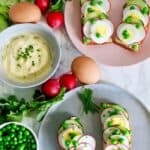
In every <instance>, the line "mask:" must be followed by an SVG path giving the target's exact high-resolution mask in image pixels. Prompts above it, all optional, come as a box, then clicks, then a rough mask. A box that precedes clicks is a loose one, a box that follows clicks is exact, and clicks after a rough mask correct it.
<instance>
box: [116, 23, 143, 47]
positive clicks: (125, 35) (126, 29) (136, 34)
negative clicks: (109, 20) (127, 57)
mask: <svg viewBox="0 0 150 150" xmlns="http://www.w3.org/2000/svg"><path fill="white" fill-rule="evenodd" d="M117 36H118V38H119V39H120V40H121V41H122V42H123V43H125V44H127V45H130V44H133V43H136V42H140V41H142V40H143V39H144V37H145V30H144V27H143V26H142V25H141V26H140V27H137V26H136V25H135V24H127V23H122V24H120V25H119V26H118V28H117Z"/></svg>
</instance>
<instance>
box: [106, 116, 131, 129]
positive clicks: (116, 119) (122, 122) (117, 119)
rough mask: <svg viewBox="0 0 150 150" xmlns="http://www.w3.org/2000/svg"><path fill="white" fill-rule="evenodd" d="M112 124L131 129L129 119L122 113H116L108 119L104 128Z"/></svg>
mask: <svg viewBox="0 0 150 150" xmlns="http://www.w3.org/2000/svg"><path fill="white" fill-rule="evenodd" d="M112 126H116V127H119V128H125V129H128V130H130V125H129V121H128V120H127V119H126V118H125V117H124V116H122V115H114V116H111V117H109V118H107V119H106V121H105V123H104V129H107V128H109V127H112Z"/></svg>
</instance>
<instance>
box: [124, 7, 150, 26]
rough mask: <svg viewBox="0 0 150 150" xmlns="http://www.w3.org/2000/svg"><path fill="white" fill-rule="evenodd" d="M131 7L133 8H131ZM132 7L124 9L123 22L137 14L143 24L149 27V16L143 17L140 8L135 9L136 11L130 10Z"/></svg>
mask: <svg viewBox="0 0 150 150" xmlns="http://www.w3.org/2000/svg"><path fill="white" fill-rule="evenodd" d="M130 7H131V6H130ZM130 7H129V6H128V7H127V8H125V9H124V11H123V20H125V19H126V18H127V17H129V16H131V14H137V15H138V16H140V20H141V21H142V22H143V24H144V26H147V24H148V22H149V16H148V15H143V14H142V13H141V11H140V9H139V8H138V7H135V9H133V10H130Z"/></svg>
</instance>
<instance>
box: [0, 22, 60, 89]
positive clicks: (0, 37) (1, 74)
mask: <svg viewBox="0 0 150 150" xmlns="http://www.w3.org/2000/svg"><path fill="white" fill-rule="evenodd" d="M25 32H40V33H41V34H42V36H43V37H44V38H45V39H46V40H47V41H48V44H50V47H51V48H52V55H53V64H52V69H50V71H49V73H48V74H47V75H46V76H45V77H43V78H42V79H40V80H38V81H36V82H31V83H19V82H15V81H12V80H10V79H9V78H8V77H7V75H6V74H5V71H4V68H3V65H2V55H3V50H4V46H5V45H6V43H7V42H8V41H9V40H10V39H11V38H12V37H14V36H17V35H19V34H21V33H25ZM60 58H61V52H60V48H59V45H58V42H57V40H56V38H55V36H54V35H53V33H52V32H51V30H50V28H49V27H47V26H46V25H44V24H30V23H28V24H18V25H13V26H11V27H9V28H7V29H6V30H4V31H3V32H2V33H0V80H1V81H3V82H4V83H7V84H9V85H10V86H13V87H17V88H30V87H35V86H38V85H40V84H42V83H44V82H45V81H46V80H48V79H49V78H51V77H52V76H53V75H54V73H55V72H56V70H57V68H58V66H59V63H60Z"/></svg>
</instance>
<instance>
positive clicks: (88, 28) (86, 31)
mask: <svg viewBox="0 0 150 150" xmlns="http://www.w3.org/2000/svg"><path fill="white" fill-rule="evenodd" d="M83 33H84V35H85V36H86V37H88V38H90V35H91V23H90V21H87V22H86V23H85V24H84V26H83Z"/></svg>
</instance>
